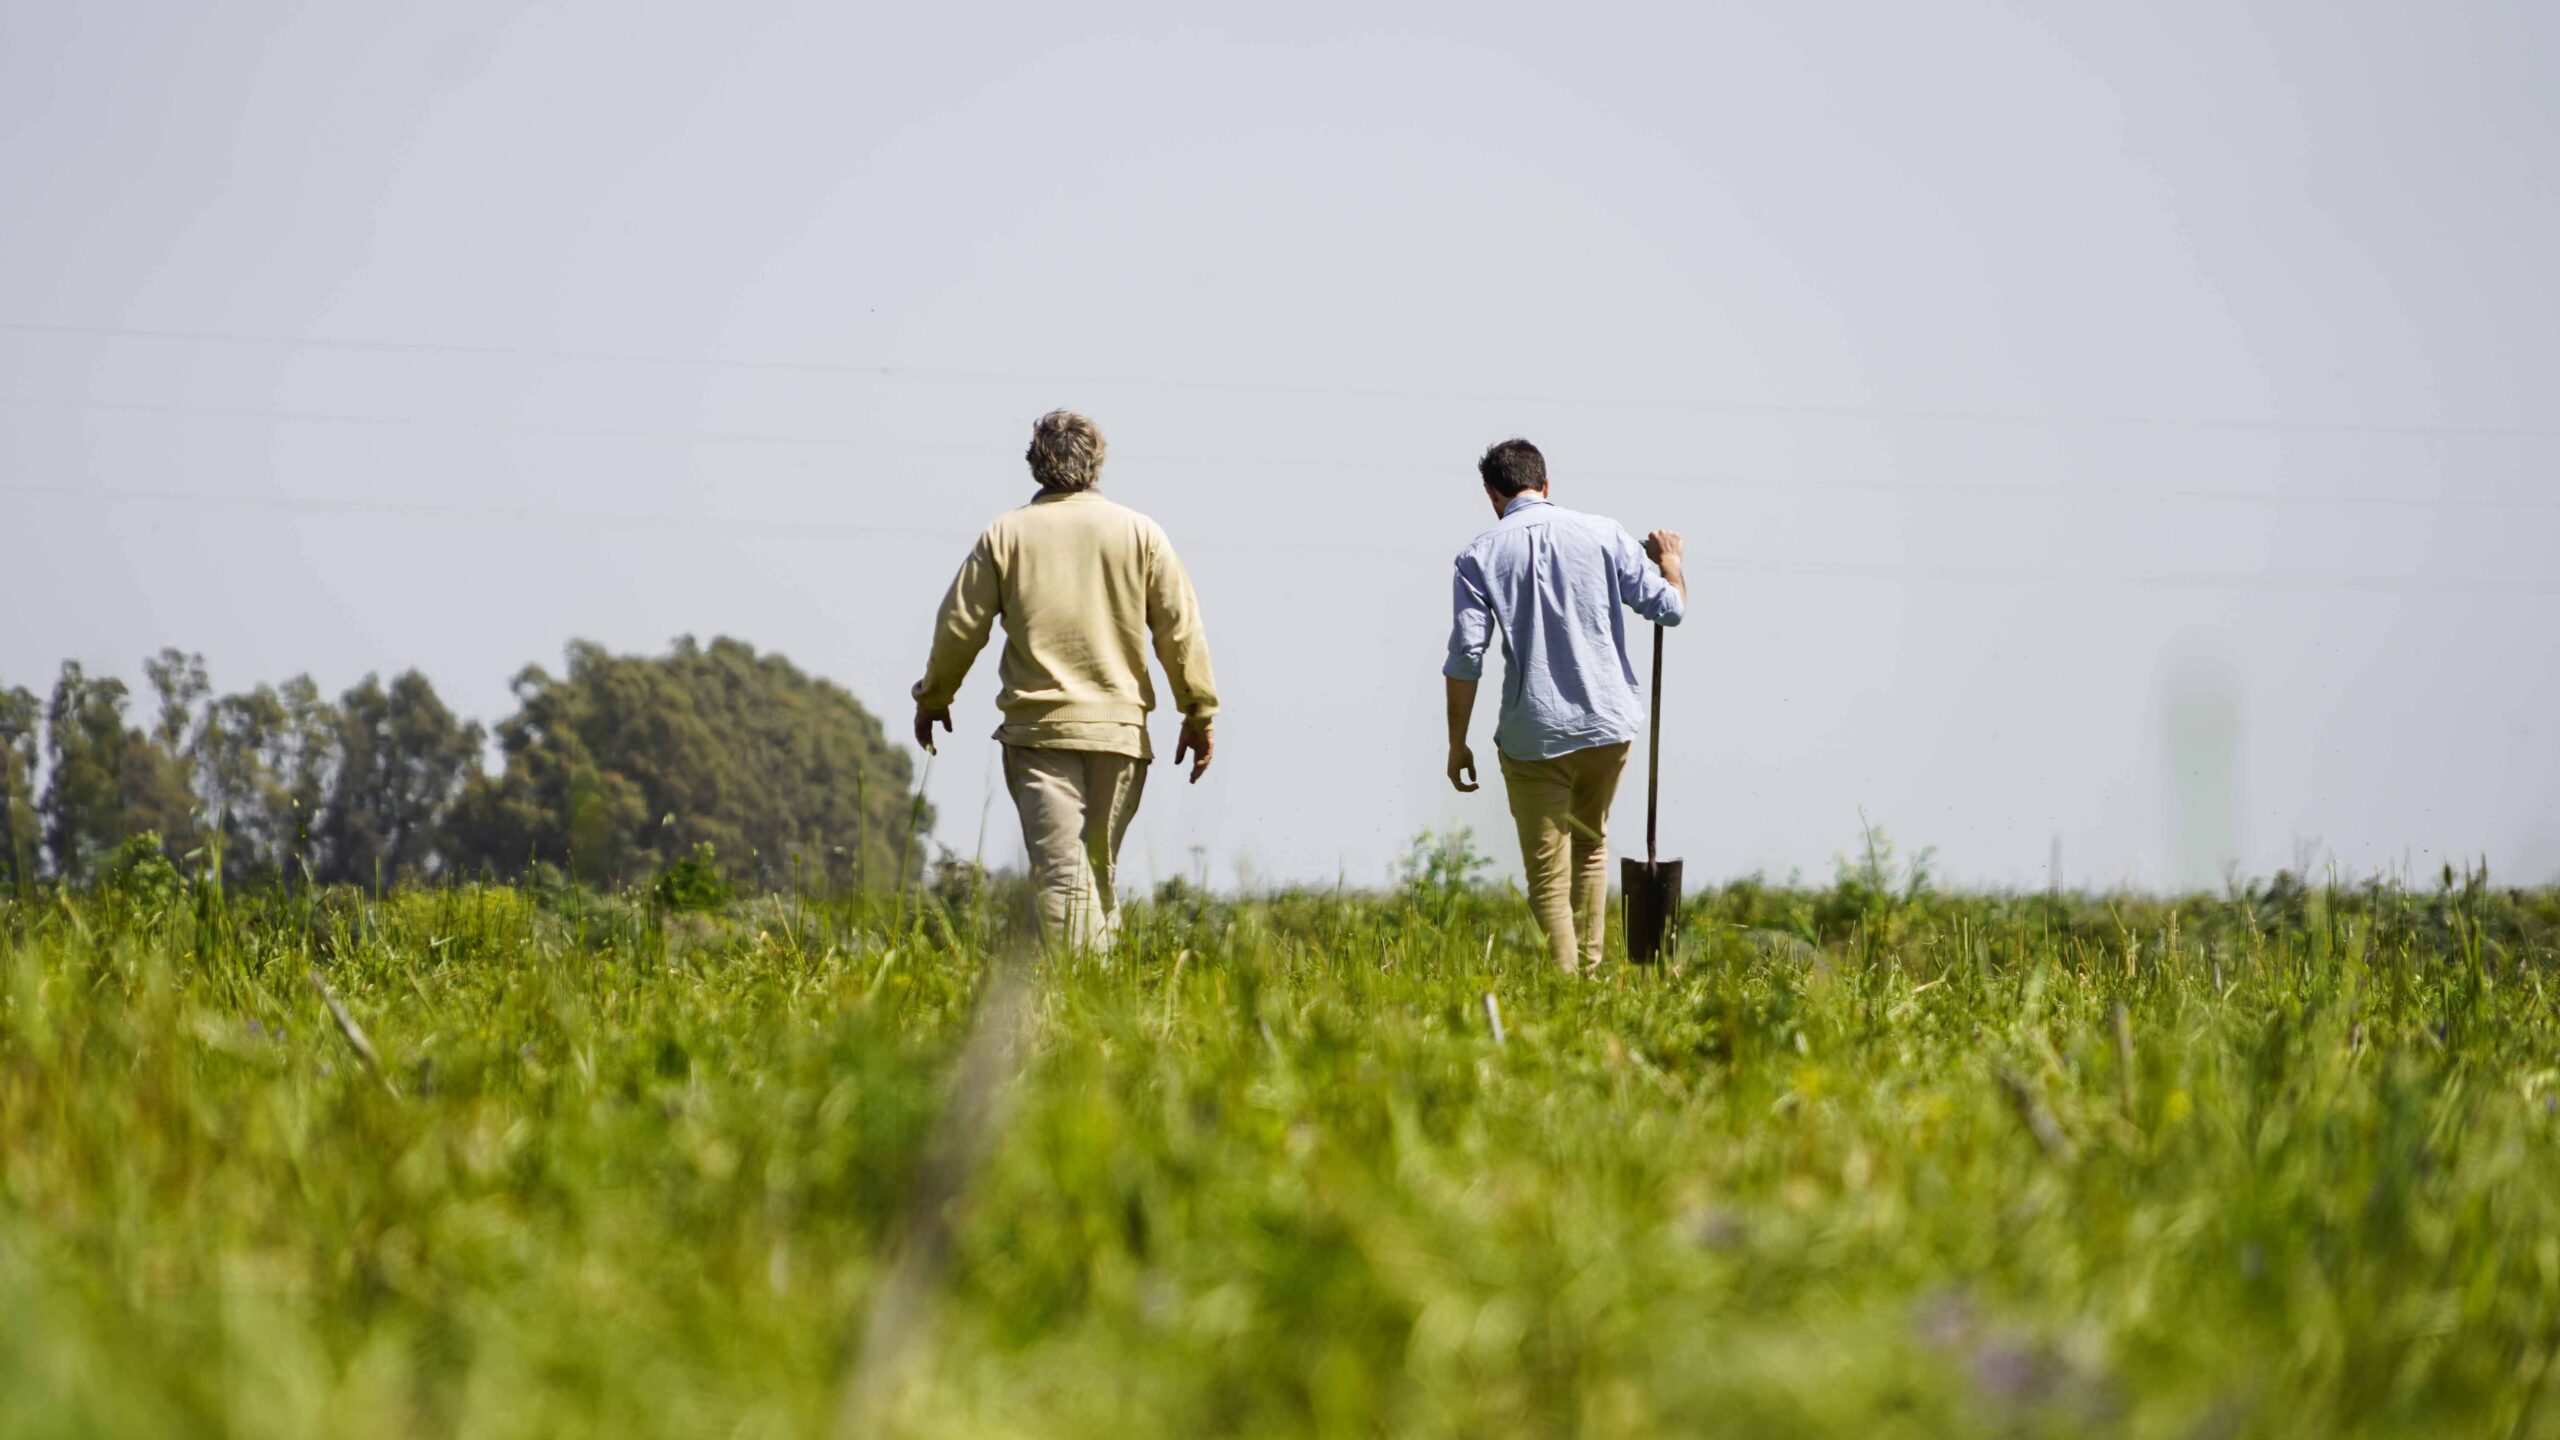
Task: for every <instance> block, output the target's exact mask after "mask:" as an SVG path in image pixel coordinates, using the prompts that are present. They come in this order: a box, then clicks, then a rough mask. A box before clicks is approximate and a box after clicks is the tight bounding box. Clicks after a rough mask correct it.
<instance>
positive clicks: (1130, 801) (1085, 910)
mask: <svg viewBox="0 0 2560 1440" xmlns="http://www.w3.org/2000/svg"><path fill="white" fill-rule="evenodd" d="M1004 783H1005V788H1007V789H1009V790H1011V791H1012V792H1013V808H1014V809H1016V810H1018V811H1020V812H1021V814H1022V845H1023V849H1024V851H1025V853H1026V854H1028V855H1029V856H1030V861H1031V883H1032V884H1033V885H1034V886H1035V887H1037V888H1038V890H1039V893H1040V933H1041V936H1042V937H1043V938H1044V939H1045V940H1047V941H1048V943H1049V944H1051V945H1065V946H1068V947H1071V948H1075V949H1100V948H1102V947H1104V946H1107V945H1109V944H1110V943H1111V941H1112V938H1113V937H1114V936H1115V935H1116V934H1117V933H1118V931H1119V926H1120V902H1119V896H1118V894H1117V893H1116V891H1115V890H1114V888H1113V879H1114V873H1115V871H1116V870H1117V868H1118V864H1119V857H1120V841H1121V840H1122V838H1124V837H1125V836H1127V835H1128V833H1129V821H1130V819H1131V818H1132V817H1134V816H1135V815H1136V814H1137V813H1138V796H1139V794H1140V793H1141V792H1143V791H1144V790H1145V789H1146V788H1147V762H1146V761H1144V760H1141V759H1139V758H1137V757H1136V756H1134V755H1111V754H1106V753H1104V752H1102V751H1099V750H1044V749H1034V748H1031V747H1028V746H1022V745H1007V746H1006V747H1004Z"/></svg>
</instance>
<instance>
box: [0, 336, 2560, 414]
mask: <svg viewBox="0 0 2560 1440" xmlns="http://www.w3.org/2000/svg"><path fill="white" fill-rule="evenodd" d="M0 331H9V332H14V333H17V334H24V335H58V336H71V337H81V338H88V339H106V340H158V341H167V342H173V343H185V344H204V345H247V346H262V347H267V348H279V349H302V350H343V351H349V352H364V353H376V354H406V355H444V356H453V357H466V358H478V359H503V360H530V361H537V362H542V363H555V364H556V363H567V364H587V365H636V366H653V367H681V368H688V369H717V370H762V371H773V372H782V373H791V374H804V375H838V376H854V377H861V378H867V379H886V380H946V381H960V382H967V383H977V384H1001V385H1034V384H1036V385H1083V386H1097V387H1115V386H1116V387H1122V388H1138V389H1158V390H1189V391H1196V392H1206V393H1227V394H1286V395H1320V396H1331V397H1337V398H1347V399H1365V400H1400V401H1434V402H1448V403H1467V404H1502V405H1544V406H1567V407H1574V406H1579V407H1583V408H1589V409H1619V410H1654V411H1665V412H1674V413H1714V414H1738V415H1775V416H1797V417H1802V418H1807V419H1834V420H1878V421H1913V420H1918V421H1943V422H1952V423H1970V424H1996V425H2029V426H2074V425H2080V426H2107V427H2129V428H2142V429H2172V430H2178V429H2192V430H2235V431H2251V432H2268V433H2295V434H2330V435H2397V436H2408V437H2417V438H2464V439H2523V440H2553V439H2560V428H2554V427H2550V426H2532V425H2432V424H2415V423H2391V422H2382V421H2305V420H2279V419H2275V418H2272V417H2267V418H2259V417H2250V416H2221V417H2217V416H2202V417H2183V416H2167V415H2133V414H2118V415H2111V414H2070V413H2049V412H2033V411H2013V410H1966V409H1931V408H1925V407H1916V406H1890V405H1850V404H1803V403H1791V402H1784V401H1762V400H1725V399H1692V400H1638V399H1612V398H1595V397H1587V396H1553V395H1549V396H1540V395H1517V394H1482V395H1478V394H1465V393H1461V392H1455V391H1433V390H1418V389H1391V388H1384V387H1371V386H1349V385H1317V384H1309V383H1306V382H1282V383H1273V382H1267V381H1249V380H1220V379H1210V378H1201V377H1196V376H1184V377H1162V376H1110V375H1065V374H1057V373H1042V372H1036V371H998V370H979V369H969V368H961V367H944V366H917V365H856V364H851V363H847V362H842V361H819V360H770V359H755V358H726V357H720V356H707V355H671V354H652V353H645V352H620V351H609V350H572V349H541V348H535V347H521V346H506V345H473V344H454V343H445V342H435V341H416V340H370V339H331V338H321V337H310V336H292V335H260V334H252V333H242V332H224V331H210V330H165V329H146V328H140V327H124V326H109V325H56V324H44V323H39V322H34V321H0Z"/></svg>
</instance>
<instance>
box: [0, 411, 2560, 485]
mask: <svg viewBox="0 0 2560 1440" xmlns="http://www.w3.org/2000/svg"><path fill="white" fill-rule="evenodd" d="M0 405H8V406H15V407H17V408H20V409H30V410H35V409H61V410H101V411H108V412H113V413H122V414H140V415H163V416H175V417H182V418H204V419H228V420H244V421H251V422H256V423H260V424H296V425H346V426H358V427H362V426H378V427H384V428H390V429H403V430H453V431H464V432H481V433H489V434H499V435H513V436H520V437H525V438H536V439H563V440H608V441H630V442H638V443H651V444H669V445H702V446H715V445H716V446H777V447H784V448H807V449H839V450H860V451H864V452H866V453H871V454H874V455H878V456H881V457H883V458H899V457H902V456H908V455H918V454H931V455H939V456H986V457H989V458H994V457H996V456H998V455H1001V456H1002V458H1004V459H1005V460H1006V461H1008V462H1010V460H1011V459H1012V453H1011V451H1010V450H1009V449H1002V450H999V449H996V448H992V447H984V446H959V445H954V446H946V447H941V448H938V449H925V448H921V447H915V446H909V447H905V448H904V449H902V450H899V451H884V450H881V449H880V448H879V447H878V446H877V445H876V443H875V442H872V441H868V440H862V439H854V438H848V437H843V436H818V435H791V434H782V433H777V432H772V431H756V430H657V429H647V428H634V427H627V426H606V425H559V424H549V423H539V424H537V423H533V422H526V421H511V420H486V419H466V418H459V417H442V416H413V415H369V414H349V413H345V412H342V411H328V410H287V409H266V410H255V409H249V408H246V407H239V406H221V405H182V404H169V403H164V402H158V401H144V400H118V399H106V398H93V397H87V396H63V397H50V396H32V395H0ZM1150 458H1152V459H1154V460H1156V461H1159V462H1161V463H1164V464H1168V465H1196V466H1202V467H1224V468H1229V469H1241V468H1252V467H1257V466H1260V467H1269V468H1275V469H1315V470H1335V471H1349V472H1355V473H1364V474H1381V473H1405V472H1406V471H1407V470H1408V469H1410V468H1411V467H1406V466H1400V465H1392V464H1388V463H1385V462H1380V461H1363V460H1355V459H1346V458H1340V457H1334V458H1322V459H1316V458H1288V457H1280V458H1273V457H1256V456H1244V455H1222V456H1196V455H1159V456H1153V457H1150ZM1576 474H1577V475H1578V476H1579V477H1580V478H1582V479H1586V480H1600V481H1615V482H1618V483H1624V484H1636V485H1698V486H1712V487H1717V488H1723V489H1745V490H1753V489H1756V490H1849V491H1859V492H1863V493H1870V494H1885V495H1895V494H1900V495H1911V494H1941V495H1974V496H1983V497H1990V498H1999V499H2019V500H2044V501H2073V500H2133V501H2145V502H2154V503H2157V502H2170V501H2176V502H2194V503H2199V504H2235V505H2281V506H2363V507H2381V508H2395V509H2415V510H2491V511H2534V510H2560V499H2548V500H2538V499H2523V498H2516V497H2510V496H2468V495H2357V494H2343V495H2324V494H2304V493H2298V492H2297V493H2281V492H2275V491H2262V490H2208V489H2196V488H2178V489H2165V490H2164V489H2151V488H2146V487H2143V486H2134V485H2111V486H2091V485H2072V486H2049V485H2005V484H1999V483H1996V482H1989V481H1950V480H1867V479H1856V478H1839V477H1803V476H1784V475H1738V474H1731V473H1723V472H1696V473H1669V472H1644V471H1622V470H1607V469H1583V470H1578V471H1577V472H1576Z"/></svg>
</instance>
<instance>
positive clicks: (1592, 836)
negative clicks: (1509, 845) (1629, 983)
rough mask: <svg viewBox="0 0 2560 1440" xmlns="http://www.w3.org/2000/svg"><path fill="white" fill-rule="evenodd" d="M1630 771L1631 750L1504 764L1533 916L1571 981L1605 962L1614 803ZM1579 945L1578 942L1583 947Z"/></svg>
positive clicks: (1620, 747) (1600, 749) (1597, 749)
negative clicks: (1578, 967) (1580, 968)
mask: <svg viewBox="0 0 2560 1440" xmlns="http://www.w3.org/2000/svg"><path fill="white" fill-rule="evenodd" d="M1626 768H1627V745H1626V742H1624V741H1621V742H1619V743H1618V744H1615V745H1594V746H1592V747H1591V748H1590V749H1588V750H1573V751H1568V752H1566V753H1565V754H1562V755H1558V756H1556V757H1555V758H1554V759H1551V760H1514V759H1512V758H1511V757H1510V756H1508V755H1505V756H1503V757H1502V784H1503V788H1504V789H1506V790H1508V791H1510V792H1511V818H1512V819H1513V820H1514V821H1516V822H1518V823H1519V826H1520V863H1521V868H1523V869H1524V870H1526V871H1527V872H1528V876H1529V910H1530V913H1532V914H1534V915H1536V916H1537V917H1538V928H1539V929H1540V930H1543V931H1545V932H1546V935H1547V954H1548V955H1549V957H1550V958H1552V959H1553V960H1554V961H1555V962H1556V965H1557V967H1558V968H1560V969H1562V970H1563V971H1564V972H1565V973H1566V974H1568V975H1570V974H1572V973H1573V971H1574V968H1575V960H1576V956H1577V955H1578V956H1579V957H1580V963H1581V964H1583V965H1586V966H1591V965H1598V964H1599V963H1600V940H1601V936H1602V935H1603V934H1604V933H1605V932H1606V930H1607V928H1608V919H1607V917H1608V913H1609V802H1610V801H1612V800H1614V799H1616V798H1617V796H1618V776H1619V775H1620V774H1621V773H1622V772H1624V771H1625V769H1626ZM1577 942H1578V943H1577Z"/></svg>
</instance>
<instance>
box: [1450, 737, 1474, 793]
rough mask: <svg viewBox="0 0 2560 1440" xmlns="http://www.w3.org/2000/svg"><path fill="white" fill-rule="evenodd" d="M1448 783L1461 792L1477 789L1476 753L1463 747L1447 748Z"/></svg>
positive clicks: (1453, 746)
mask: <svg viewBox="0 0 2560 1440" xmlns="http://www.w3.org/2000/svg"><path fill="white" fill-rule="evenodd" d="M1449 783H1450V784H1452V785H1455V786H1457V787H1458V788H1459V789H1460V790H1462V791H1463V790H1474V789H1476V788H1477V785H1476V752H1474V751H1473V750H1470V749H1468V748H1467V747H1466V746H1464V745H1452V746H1450V747H1449Z"/></svg>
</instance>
